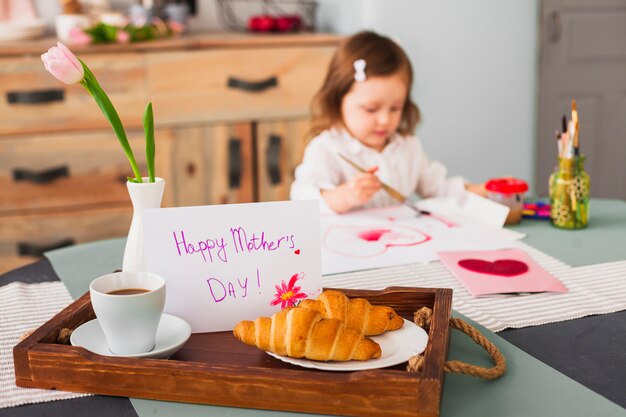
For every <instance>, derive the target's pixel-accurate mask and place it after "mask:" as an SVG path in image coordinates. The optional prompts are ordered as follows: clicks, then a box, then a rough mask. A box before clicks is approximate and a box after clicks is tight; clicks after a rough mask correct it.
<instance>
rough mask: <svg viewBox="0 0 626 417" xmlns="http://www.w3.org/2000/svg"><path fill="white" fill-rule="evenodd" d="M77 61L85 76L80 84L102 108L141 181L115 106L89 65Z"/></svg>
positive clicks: (136, 175) (137, 179)
mask: <svg viewBox="0 0 626 417" xmlns="http://www.w3.org/2000/svg"><path fill="white" fill-rule="evenodd" d="M79 61H80V63H81V64H82V66H83V69H84V71H85V78H83V80H82V81H81V84H82V85H83V87H85V88H86V89H87V91H89V94H91V96H92V97H93V98H94V100H95V101H96V103H97V104H98V107H100V110H102V113H103V114H104V116H105V117H106V118H107V120H108V121H109V124H110V125H111V127H112V128H113V131H114V132H115V135H116V136H117V139H118V140H119V142H120V144H121V145H122V149H123V150H124V153H125V154H126V158H128V161H129V162H130V166H131V168H132V170H133V174H135V179H136V181H137V182H143V180H142V178H141V172H139V167H138V166H137V162H136V161H135V156H134V155H133V150H132V149H131V147H130V143H128V138H127V137H126V131H125V130H124V126H123V125H122V121H121V120H120V117H119V115H118V114H117V111H116V110H115V107H113V104H112V103H111V100H109V97H108V96H107V95H106V93H105V92H104V90H103V89H102V87H100V84H98V81H97V80H96V77H95V76H94V75H93V73H92V72H91V70H90V69H89V67H87V65H85V63H84V62H83V61H82V60H80V59H79Z"/></svg>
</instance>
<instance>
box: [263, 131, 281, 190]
mask: <svg viewBox="0 0 626 417" xmlns="http://www.w3.org/2000/svg"><path fill="white" fill-rule="evenodd" d="M281 140H282V139H281V137H280V136H278V135H275V134H271V135H270V137H269V144H268V145H267V150H266V151H265V158H266V160H267V175H269V177H270V183H271V184H272V185H276V184H280V182H281V173H280V143H281Z"/></svg>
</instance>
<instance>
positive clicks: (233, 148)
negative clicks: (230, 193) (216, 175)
mask: <svg viewBox="0 0 626 417" xmlns="http://www.w3.org/2000/svg"><path fill="white" fill-rule="evenodd" d="M241 169H242V163H241V142H240V141H239V139H237V138H231V139H230V140H229V142H228V186H229V187H230V188H237V187H239V185H240V184H241Z"/></svg>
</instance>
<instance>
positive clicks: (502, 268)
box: [437, 249, 568, 297]
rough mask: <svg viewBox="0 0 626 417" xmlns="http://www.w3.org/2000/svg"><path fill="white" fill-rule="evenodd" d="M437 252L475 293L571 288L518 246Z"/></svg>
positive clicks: (563, 289) (560, 290) (475, 295)
mask: <svg viewBox="0 0 626 417" xmlns="http://www.w3.org/2000/svg"><path fill="white" fill-rule="evenodd" d="M437 255H438V256H439V259H440V260H441V262H442V263H443V264H444V265H445V266H446V267H447V268H448V269H449V270H450V272H452V274H453V275H454V276H455V277H456V278H457V279H458V280H459V281H461V283H462V284H463V286H464V287H465V288H466V289H467V290H468V291H469V292H470V294H472V295H473V296H474V297H479V296H483V295H490V294H517V293H528V292H567V291H568V290H567V288H565V286H564V285H563V284H562V283H561V282H560V281H559V280H558V279H556V278H555V277H554V276H553V275H551V274H550V273H548V272H547V271H546V270H544V269H543V268H542V267H541V266H539V265H538V264H537V263H536V262H535V261H533V260H532V258H531V257H530V256H528V255H527V254H526V252H524V251H522V250H519V249H507V250H487V251H447V252H438V253H437Z"/></svg>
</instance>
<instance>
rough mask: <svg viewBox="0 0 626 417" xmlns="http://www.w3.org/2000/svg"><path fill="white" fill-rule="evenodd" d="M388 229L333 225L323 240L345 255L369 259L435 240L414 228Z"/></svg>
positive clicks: (392, 227) (330, 249)
mask: <svg viewBox="0 0 626 417" xmlns="http://www.w3.org/2000/svg"><path fill="white" fill-rule="evenodd" d="M385 226H387V225H385ZM385 226H383V227H367V226H347V225H331V226H330V227H329V228H328V230H327V231H326V233H324V236H323V237H322V245H323V246H324V247H325V248H326V249H327V250H329V251H331V252H334V253H336V254H339V255H342V256H347V257H351V258H370V257H374V256H378V255H381V254H383V253H385V252H386V251H387V250H389V249H390V248H393V247H407V246H415V245H420V244H422V243H425V242H428V241H429V240H431V239H432V238H431V237H430V236H429V235H427V234H425V233H423V232H422V231H420V230H418V229H414V228H412V227H407V226H400V225H393V226H391V227H389V226H387V227H385Z"/></svg>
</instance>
